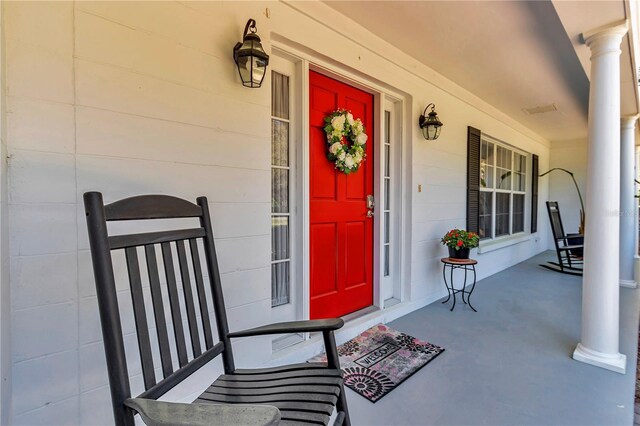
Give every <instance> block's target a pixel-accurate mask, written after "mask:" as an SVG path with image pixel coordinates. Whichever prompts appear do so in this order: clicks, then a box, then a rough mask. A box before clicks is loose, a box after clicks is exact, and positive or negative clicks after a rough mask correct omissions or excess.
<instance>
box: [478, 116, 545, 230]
mask: <svg viewBox="0 0 640 426" xmlns="http://www.w3.org/2000/svg"><path fill="white" fill-rule="evenodd" d="M529 156H530V154H528V153H526V152H523V151H520V150H518V149H516V148H514V147H513V146H511V145H508V144H506V143H504V142H502V141H499V140H497V139H495V138H492V137H490V136H488V135H483V134H482V132H481V131H480V130H479V129H476V128H473V127H468V130H467V229H468V230H470V231H473V232H477V233H478V234H479V235H480V238H481V239H494V238H500V237H506V236H509V235H515V234H521V233H524V232H526V231H527V229H526V224H527V222H526V219H525V216H526V203H525V200H526V196H527V192H528V187H527V179H528V176H529V165H528V157H529ZM534 157H535V159H534V161H535V164H532V166H531V171H530V175H531V177H532V179H531V182H532V187H531V194H532V200H531V202H532V206H533V205H536V206H537V174H538V171H537V161H538V160H537V156H532V158H534ZM534 167H535V170H534ZM534 212H535V209H533V208H532V214H531V225H532V228H531V229H532V231H531V232H535V230H536V227H537V215H536V214H535V213H534Z"/></svg>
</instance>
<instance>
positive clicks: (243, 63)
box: [233, 19, 269, 88]
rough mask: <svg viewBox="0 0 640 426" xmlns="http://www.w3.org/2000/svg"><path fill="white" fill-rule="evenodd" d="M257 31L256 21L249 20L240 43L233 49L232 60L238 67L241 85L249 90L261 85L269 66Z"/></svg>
mask: <svg viewBox="0 0 640 426" xmlns="http://www.w3.org/2000/svg"><path fill="white" fill-rule="evenodd" d="M257 31H258V29H257V28H256V21H255V20H253V19H249V20H248V21H247V25H246V26H245V27H244V35H243V36H242V43H237V44H236V45H235V47H234V48H233V60H234V61H235V62H236V65H237V66H238V73H239V74H240V79H241V80H242V85H243V86H246V87H251V88H258V87H260V86H261V85H262V80H264V76H265V75H266V74H267V65H269V55H267V53H266V52H265V51H264V49H263V48H262V43H260V37H258V34H257Z"/></svg>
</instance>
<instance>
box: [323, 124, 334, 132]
mask: <svg viewBox="0 0 640 426" xmlns="http://www.w3.org/2000/svg"><path fill="white" fill-rule="evenodd" d="M324 131H325V133H331V132H333V126H332V125H331V124H327V125H326V126H324Z"/></svg>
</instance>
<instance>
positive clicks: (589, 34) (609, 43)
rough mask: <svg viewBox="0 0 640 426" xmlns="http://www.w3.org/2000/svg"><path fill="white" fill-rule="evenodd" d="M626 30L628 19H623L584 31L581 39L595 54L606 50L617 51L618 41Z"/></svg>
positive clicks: (627, 28) (618, 48)
mask: <svg viewBox="0 0 640 426" xmlns="http://www.w3.org/2000/svg"><path fill="white" fill-rule="evenodd" d="M627 31H629V21H628V20H627V19H623V20H621V21H616V22H612V23H610V24H608V25H604V26H602V27H598V28H594V29H592V30H589V31H585V32H583V33H582V39H583V40H584V42H585V44H586V45H587V46H589V47H590V48H591V51H592V52H593V54H596V55H597V54H599V53H605V52H607V51H609V52H613V51H619V50H620V42H621V41H622V37H624V35H625V34H626V33H627Z"/></svg>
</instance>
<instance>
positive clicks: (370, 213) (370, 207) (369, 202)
mask: <svg viewBox="0 0 640 426" xmlns="http://www.w3.org/2000/svg"><path fill="white" fill-rule="evenodd" d="M375 206H376V202H375V199H374V198H373V195H371V194H369V195H367V209H368V210H367V217H373V209H374V207H375Z"/></svg>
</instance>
